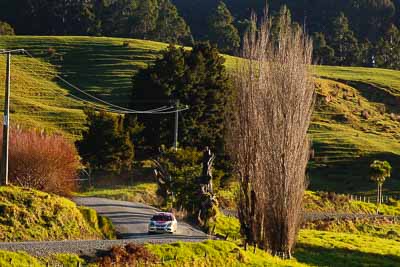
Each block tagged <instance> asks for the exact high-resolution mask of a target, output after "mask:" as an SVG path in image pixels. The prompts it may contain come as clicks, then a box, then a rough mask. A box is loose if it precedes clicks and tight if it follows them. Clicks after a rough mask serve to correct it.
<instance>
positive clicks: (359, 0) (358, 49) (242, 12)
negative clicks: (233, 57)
mask: <svg viewBox="0 0 400 267" xmlns="http://www.w3.org/2000/svg"><path fill="white" fill-rule="evenodd" d="M172 2H173V3H174V4H175V5H176V6H177V8H178V10H179V12H180V13H181V14H182V16H183V17H184V18H185V20H186V22H187V23H188V25H189V26H190V27H191V30H192V33H193V35H194V37H195V39H210V40H211V41H213V42H216V41H215V40H212V38H210V36H209V33H210V29H209V28H207V27H204V25H206V24H207V22H208V20H209V17H210V10H216V9H218V6H219V5H221V1H220V0H192V1H186V0H172ZM224 3H225V4H226V9H227V10H229V12H230V14H231V15H232V17H231V18H230V19H229V21H231V24H232V25H233V27H236V29H237V30H238V31H239V33H240V34H242V35H243V33H244V32H245V31H246V30H247V29H249V27H251V24H250V22H249V20H248V19H249V17H250V15H251V13H252V11H255V12H256V13H257V14H259V15H260V14H262V13H263V12H264V6H265V1H264V0H248V1H243V0H225V1H224ZM268 4H269V5H270V6H269V9H270V13H271V14H272V15H273V16H274V15H275V16H276V15H278V14H279V13H280V10H281V8H282V6H287V7H288V9H289V10H290V11H291V17H292V19H293V21H295V22H297V23H298V24H299V25H302V26H305V28H306V30H307V31H308V33H309V34H310V35H312V36H313V37H314V46H315V51H314V61H315V62H316V63H320V64H330V65H355V66H377V67H384V68H396V69H399V68H400V66H399V63H398V60H397V59H398V58H399V57H400V51H399V49H397V47H398V46H397V42H398V40H400V35H399V30H398V27H399V26H400V19H399V18H400V16H399V14H400V0H303V1H298V0H275V1H269V3H268ZM220 48H221V47H220Z"/></svg>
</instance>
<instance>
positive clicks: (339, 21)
mask: <svg viewBox="0 0 400 267" xmlns="http://www.w3.org/2000/svg"><path fill="white" fill-rule="evenodd" d="M329 41H330V44H331V46H332V48H333V49H334V51H335V63H336V64H337V65H340V66H343V65H346V66H349V65H356V64H357V60H358V56H359V55H358V53H359V47H358V41H357V38H356V37H355V36H354V33H353V31H351V30H350V26H349V21H348V19H347V17H346V16H345V15H344V14H343V13H340V15H339V16H338V17H336V18H335V19H334V20H333V21H332V35H331V36H330V40H329Z"/></svg>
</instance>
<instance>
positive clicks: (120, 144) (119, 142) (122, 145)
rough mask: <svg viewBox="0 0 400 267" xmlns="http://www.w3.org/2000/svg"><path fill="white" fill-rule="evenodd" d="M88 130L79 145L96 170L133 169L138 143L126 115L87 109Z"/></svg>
mask: <svg viewBox="0 0 400 267" xmlns="http://www.w3.org/2000/svg"><path fill="white" fill-rule="evenodd" d="M85 114H86V116H87V131H85V132H84V133H83V139H82V140H80V141H78V142H77V147H78V150H79V153H80V155H81V156H82V158H83V161H84V162H85V164H87V165H89V166H90V167H91V168H93V169H94V170H105V171H111V172H121V171H122V170H124V169H128V170H129V169H131V167H132V165H133V158H134V146H133V144H132V141H131V140H130V135H129V130H130V129H128V128H127V127H126V126H125V125H124V123H123V121H124V118H123V116H114V115H112V114H109V113H106V112H95V111H89V110H86V111H85Z"/></svg>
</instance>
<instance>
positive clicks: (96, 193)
mask: <svg viewBox="0 0 400 267" xmlns="http://www.w3.org/2000/svg"><path fill="white" fill-rule="evenodd" d="M75 195H76V196H82V197H104V198H110V199H115V200H122V201H131V202H140V203H144V204H148V205H151V206H155V207H158V206H159V205H160V203H161V200H160V198H159V196H158V195H157V184H156V183H145V182H140V183H137V184H134V185H131V186H115V187H107V188H101V187H92V188H89V189H88V190H85V191H84V192H79V193H76V194H75Z"/></svg>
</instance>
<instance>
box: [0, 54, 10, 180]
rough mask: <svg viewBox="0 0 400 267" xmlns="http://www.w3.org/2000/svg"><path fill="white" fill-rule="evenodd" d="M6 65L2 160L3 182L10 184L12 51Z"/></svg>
mask: <svg viewBox="0 0 400 267" xmlns="http://www.w3.org/2000/svg"><path fill="white" fill-rule="evenodd" d="M6 64H7V66H6V90H5V100H4V101H5V102H4V121H3V151H2V162H1V184H2V185H8V143H9V125H10V86H11V52H8V53H7V63H6Z"/></svg>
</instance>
